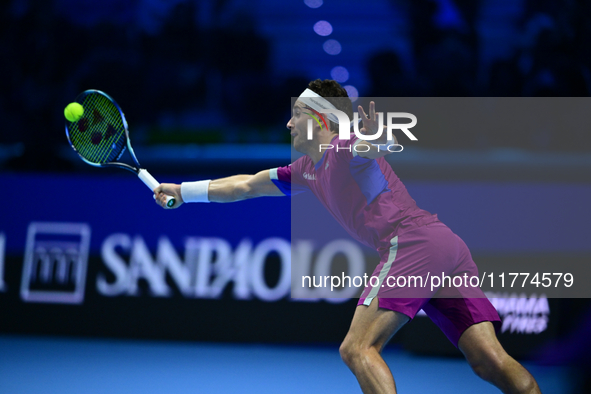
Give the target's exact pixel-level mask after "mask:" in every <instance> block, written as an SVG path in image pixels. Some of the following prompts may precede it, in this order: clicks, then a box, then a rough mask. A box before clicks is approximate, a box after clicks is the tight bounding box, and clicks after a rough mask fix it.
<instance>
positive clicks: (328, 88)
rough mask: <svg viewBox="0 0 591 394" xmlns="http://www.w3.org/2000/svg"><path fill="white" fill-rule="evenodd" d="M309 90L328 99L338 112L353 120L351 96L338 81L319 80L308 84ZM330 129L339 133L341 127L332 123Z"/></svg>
mask: <svg viewBox="0 0 591 394" xmlns="http://www.w3.org/2000/svg"><path fill="white" fill-rule="evenodd" d="M308 89H310V90H312V91H313V92H315V93H318V94H319V95H321V96H322V97H324V98H326V100H328V101H329V102H330V103H332V105H334V106H335V107H336V108H337V109H338V110H340V111H343V112H344V113H346V114H347V116H348V117H349V119H351V120H353V105H352V104H351V100H350V99H349V95H348V94H347V91H346V90H345V88H343V87H342V86H341V85H340V84H339V83H338V82H337V81H334V80H332V79H325V80H324V81H322V80H320V79H317V80H315V81H312V82H310V83H309V84H308ZM329 127H330V129H331V130H333V131H336V132H338V131H339V125H338V124H336V123H334V122H330V126H329Z"/></svg>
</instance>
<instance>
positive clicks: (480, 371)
mask: <svg viewBox="0 0 591 394" xmlns="http://www.w3.org/2000/svg"><path fill="white" fill-rule="evenodd" d="M458 347H459V348H460V350H461V351H462V353H464V356H466V359H467V360H468V363H469V364H470V366H471V367H472V369H473V370H474V372H475V373H476V375H478V376H480V377H481V378H482V379H484V380H486V381H487V382H490V383H492V384H494V385H495V386H497V387H498V388H499V389H500V390H501V391H502V392H503V393H506V394H508V393H511V394H513V393H520V394H521V393H524V394H525V393H527V394H534V393H540V388H539V387H538V384H537V383H536V381H535V379H534V378H533V376H531V374H530V373H529V372H528V371H527V370H526V369H525V368H524V367H523V366H522V365H521V364H519V363H518V362H517V361H515V359H513V358H512V357H511V356H509V355H508V354H507V352H505V349H503V347H502V346H501V344H500V343H499V341H498V339H497V336H496V335H495V331H494V328H493V325H492V323H490V322H482V323H478V324H474V325H473V326H470V327H469V328H468V329H467V330H466V331H464V333H463V334H462V336H461V337H460V340H459V342H458Z"/></svg>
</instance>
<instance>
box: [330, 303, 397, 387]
mask: <svg viewBox="0 0 591 394" xmlns="http://www.w3.org/2000/svg"><path fill="white" fill-rule="evenodd" d="M408 320H409V318H408V316H406V315H403V314H402V313H399V312H393V311H391V310H387V309H382V308H378V300H377V299H374V300H373V301H372V302H371V304H370V305H369V306H365V305H359V306H357V309H356V310H355V315H354V316H353V321H352V322H351V327H350V328H349V332H348V333H347V336H346V337H345V340H344V341H343V343H342V345H341V348H340V349H339V350H340V353H341V357H342V358H343V361H344V362H345V364H347V366H348V367H349V368H350V369H351V371H352V372H353V374H355V377H356V378H357V381H358V382H359V386H361V390H362V391H363V392H364V393H365V394H369V393H372V394H373V393H380V394H381V393H388V394H390V393H396V384H395V383H394V377H393V376H392V372H390V369H389V368H388V365H386V362H385V361H384V359H383V358H382V356H381V352H382V349H383V347H384V345H386V343H388V341H389V340H390V338H392V336H393V335H394V334H395V333H396V331H398V329H400V327H402V326H403V325H404V324H406V322H408Z"/></svg>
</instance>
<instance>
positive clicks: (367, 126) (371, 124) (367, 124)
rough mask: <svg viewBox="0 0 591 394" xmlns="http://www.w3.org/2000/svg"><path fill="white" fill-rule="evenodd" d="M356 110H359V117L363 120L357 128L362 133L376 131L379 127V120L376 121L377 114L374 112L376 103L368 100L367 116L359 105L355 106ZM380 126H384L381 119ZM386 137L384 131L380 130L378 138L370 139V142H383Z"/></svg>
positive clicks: (370, 133) (374, 132)
mask: <svg viewBox="0 0 591 394" xmlns="http://www.w3.org/2000/svg"><path fill="white" fill-rule="evenodd" d="M357 110H358V111H359V116H360V117H361V121H362V122H363V127H362V128H361V129H360V130H359V132H360V133H361V134H364V135H374V134H376V133H378V131H379V128H380V122H378V115H377V114H376V103H375V102H373V101H370V102H369V116H368V115H367V114H366V113H365V111H364V110H363V107H362V106H361V105H360V106H359V107H357ZM382 128H385V126H384V123H383V120H382ZM382 131H384V130H382ZM387 138H388V137H387V135H386V133H385V132H382V135H381V136H380V138H378V139H376V140H372V141H371V142H372V143H374V144H377V143H385V142H386V140H387Z"/></svg>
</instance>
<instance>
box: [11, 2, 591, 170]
mask: <svg viewBox="0 0 591 394" xmlns="http://www.w3.org/2000/svg"><path fill="white" fill-rule="evenodd" d="M590 19H591V2H590V1H575V0H569V1H560V2H558V1H533V0H479V1H466V0H416V1H408V0H379V1H372V2H367V3H363V4H361V3H359V2H357V1H353V0H342V1H338V2H336V1H328V0H327V1H325V2H324V3H323V0H305V1H302V0H297V1H287V2H277V1H272V0H255V1H246V0H201V1H197V0H173V1H163V0H133V1H123V2H121V1H116V0H104V1H101V2H95V1H91V0H76V1H73V0H47V1H26V0H18V1H5V2H3V3H2V5H0V59H1V60H0V70H1V72H2V75H3V78H2V79H1V80H0V91H1V92H2V93H1V95H0V117H1V118H2V119H3V130H2V132H1V133H0V147H1V148H0V166H1V167H0V168H4V169H9V170H60V169H68V168H70V166H71V163H69V162H68V161H67V160H64V158H63V155H60V153H59V152H60V149H61V148H62V147H63V145H64V142H65V139H64V137H63V134H61V133H62V131H63V114H62V109H63V107H64V106H65V105H66V104H67V103H68V102H71V101H73V99H74V98H75V97H76V95H77V94H78V93H79V92H81V91H83V90H86V89H90V88H94V89H99V90H103V91H105V92H107V93H109V94H110V95H111V96H113V97H114V98H115V99H116V100H117V101H118V102H119V104H120V105H121V106H122V108H123V109H124V111H125V113H126V115H127V118H128V121H129V123H130V127H131V130H132V132H133V134H132V136H133V141H134V145H138V146H141V145H147V146H158V145H161V144H167V145H171V144H190V143H192V144H253V143H254V144H259V143H263V144H273V145H274V146H275V144H288V143H289V134H288V133H287V132H286V130H285V128H284V127H285V123H286V121H287V120H288V118H289V99H290V97H293V96H298V95H299V94H300V93H301V91H303V89H304V88H305V86H306V84H307V82H308V81H309V80H312V79H316V78H321V79H326V78H331V79H336V80H338V81H340V82H341V83H342V84H343V85H344V86H347V89H348V91H349V93H350V95H359V96H363V97H406V96H414V97H422V96H431V97H432V96H435V97H446V96H462V97H464V96H468V97H470V96H491V97H504V96H507V97H538V96H544V97H546V96H550V97H556V96H559V97H569V96H577V97H579V96H588V95H589V92H590V87H591V74H590V67H591V49H590V46H589V45H588V43H589V39H590V38H591V23H590V22H591V21H590ZM494 133H495V132H494V131H490V130H474V135H473V136H472V137H473V138H470V139H468V140H467V142H466V143H464V145H463V146H462V147H463V148H464V149H475V150H483V149H491V148H503V147H511V148H518V149H524V150H531V151H542V152H544V151H552V152H556V151H561V152H573V153H575V152H589V150H590V145H589V143H588V139H587V133H584V132H581V131H580V130H569V129H564V130H553V131H549V132H545V133H544V134H543V135H540V134H536V133H526V132H524V133H523V134H521V135H517V136H512V137H511V138H497V136H495V135H494ZM456 142H457V139H456V140H454V138H453V136H447V138H437V139H431V140H430V141H426V142H425V143H424V144H422V147H429V144H431V145H432V147H437V148H441V149H446V148H452V147H454V146H455V145H454V144H455V143H456Z"/></svg>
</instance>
